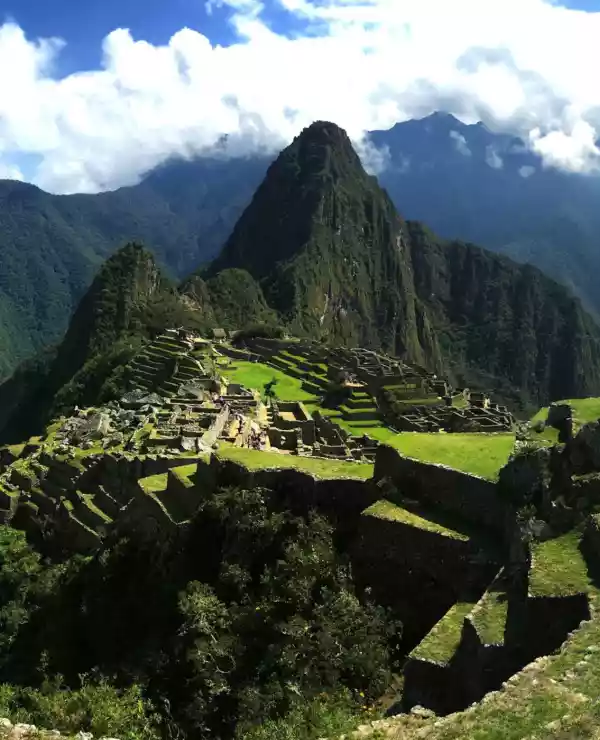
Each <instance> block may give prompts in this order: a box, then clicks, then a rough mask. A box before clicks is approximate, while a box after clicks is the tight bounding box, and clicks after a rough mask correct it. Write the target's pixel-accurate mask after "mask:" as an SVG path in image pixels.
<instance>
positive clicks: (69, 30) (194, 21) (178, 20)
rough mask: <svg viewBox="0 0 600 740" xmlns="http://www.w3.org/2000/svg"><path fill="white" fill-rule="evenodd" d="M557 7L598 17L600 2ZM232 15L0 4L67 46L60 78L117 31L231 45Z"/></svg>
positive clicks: (38, 0)
mask: <svg viewBox="0 0 600 740" xmlns="http://www.w3.org/2000/svg"><path fill="white" fill-rule="evenodd" d="M447 1H448V2H449V3H450V2H451V0H447ZM482 1H484V0H482ZM397 2H398V3H401V2H403V0H397ZM557 4H562V5H566V6H567V7H569V8H573V9H579V10H586V11H592V12H594V11H596V12H600V0H566V1H565V2H560V3H558V2H557ZM232 15H233V11H232V10H231V9H230V8H228V7H226V6H222V7H220V8H219V7H216V8H214V9H213V11H212V13H207V11H206V8H205V2H204V0H0V20H9V19H10V20H14V21H16V22H17V23H18V24H19V25H20V26H21V28H23V30H24V31H25V33H26V34H27V36H29V37H49V36H58V37H61V38H63V39H64V40H65V41H66V42H67V46H66V48H65V50H64V51H63V52H62V53H61V55H60V58H59V60H58V66H57V68H56V74H58V75H59V76H62V75H66V74H69V73H71V72H74V71H77V70H82V69H95V68H97V67H98V66H99V65H100V61H101V55H102V51H101V44H102V40H103V39H104V38H105V36H107V35H108V34H109V33H110V32H111V31H112V30H113V29H115V28H119V27H121V28H129V29H130V30H131V32H132V35H133V36H134V38H136V39H144V40H146V41H148V42H150V43H152V44H155V45H159V44H166V43H167V42H168V41H169V39H170V38H171V36H173V34H174V33H176V32H177V31H178V30H179V29H181V28H183V27H186V26H187V27H189V28H192V29H195V30H198V31H200V32H201V33H203V34H204V35H206V36H207V37H208V38H209V39H210V40H211V42H212V43H213V44H222V45H229V44H231V43H233V42H235V40H236V35H235V32H234V30H233V28H232V27H231V25H230V24H229V23H228V21H229V20H230V19H231V17H232ZM262 18H263V20H265V21H266V22H267V24H268V25H269V27H270V28H272V29H273V30H275V31H277V32H278V33H281V34H285V35H293V34H294V33H295V32H297V31H299V30H301V29H302V28H303V24H302V23H299V22H298V20H297V18H295V17H294V16H293V15H292V14H291V13H286V12H285V11H283V10H282V8H281V6H280V4H279V3H277V2H274V0H267V2H266V3H265V11H264V13H263V14H262Z"/></svg>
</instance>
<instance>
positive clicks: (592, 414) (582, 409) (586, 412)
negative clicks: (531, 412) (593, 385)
mask: <svg viewBox="0 0 600 740" xmlns="http://www.w3.org/2000/svg"><path fill="white" fill-rule="evenodd" d="M557 403H568V404H569V406H571V407H572V408H573V418H574V421H575V424H576V425H581V424H587V423H588V422H590V421H598V419H600V398H570V399H567V400H565V401H557ZM547 417H548V407H547V406H546V407H545V408H542V409H540V410H539V411H538V412H537V414H536V415H535V416H534V417H533V418H532V419H531V423H532V424H535V422H537V421H546V419H547Z"/></svg>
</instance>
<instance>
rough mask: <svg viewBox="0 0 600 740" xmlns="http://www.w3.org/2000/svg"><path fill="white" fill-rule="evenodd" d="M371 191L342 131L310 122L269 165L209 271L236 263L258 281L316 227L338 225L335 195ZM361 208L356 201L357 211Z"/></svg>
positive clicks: (337, 197) (360, 194)
mask: <svg viewBox="0 0 600 740" xmlns="http://www.w3.org/2000/svg"><path fill="white" fill-rule="evenodd" d="M372 189H373V184H372V182H371V178H370V177H369V176H368V175H367V174H366V172H365V171H364V169H363V167H362V164H361V162H360V159H359V157H358V155H357V153H356V152H355V151H354V149H353V147H352V143H351V141H350V138H349V137H348V134H347V133H346V132H345V131H344V130H343V129H342V128H340V127H339V126H337V125H336V124H334V123H329V122H326V121H316V122H315V123H313V124H311V125H310V126H308V127H307V128H305V129H304V130H303V131H302V132H301V133H300V134H299V135H298V136H296V138H295V139H294V140H293V142H292V143H291V144H290V145H289V146H288V147H287V148H286V149H284V150H283V151H282V152H281V154H280V155H279V156H278V157H277V159H276V160H275V161H274V162H273V163H272V164H271V166H270V167H269V169H268V171H267V175H266V177H265V179H264V180H263V182H262V184H261V186H260V187H259V188H258V190H257V191H256V193H255V195H254V198H253V199H252V203H251V204H250V205H249V206H248V208H247V209H246V210H245V212H244V214H243V215H242V217H241V219H240V220H239V221H238V223H237V224H236V227H235V229H234V231H233V233H232V234H231V236H230V238H229V239H228V241H227V243H226V244H225V247H224V249H223V251H222V253H221V255H220V256H219V257H218V258H217V260H216V261H215V262H214V263H213V264H212V265H211V267H210V270H209V273H210V274H213V275H214V274H216V273H217V272H218V271H219V270H222V269H224V268H228V267H236V268H242V269H244V270H247V271H248V272H249V273H250V274H251V275H252V276H253V277H254V278H256V279H258V280H261V279H262V278H263V277H265V275H267V274H270V272H271V270H272V268H273V265H274V263H277V262H284V261H286V260H289V259H291V258H293V257H294V256H295V255H296V254H298V253H299V252H301V251H302V250H303V249H304V247H305V245H306V244H308V243H309V242H311V239H312V236H313V235H314V232H315V229H316V228H317V229H323V228H331V229H333V230H334V231H335V230H336V229H337V228H338V226H339V222H340V219H341V210H340V207H339V203H340V202H341V196H343V197H344V198H345V199H347V198H348V194H349V193H352V194H353V197H357V198H359V199H360V198H362V197H363V196H364V195H365V194H366V193H367V191H368V192H369V193H370V194H371V196H372V195H373V194H372V193H371V190H372ZM377 191H378V192H379V195H378V196H377V197H380V191H379V189H378V188H377ZM332 198H333V200H332ZM333 201H335V202H336V203H337V204H338V205H337V206H333V205H331V204H332V202H333ZM389 208H390V213H393V207H392V206H391V204H389ZM362 209H363V206H362V201H361V203H360V206H358V205H357V210H358V212H361V213H362V212H363V210H362ZM330 216H331V218H332V221H331V222H330V221H329V220H328V219H329V217H330ZM391 218H393V216H391Z"/></svg>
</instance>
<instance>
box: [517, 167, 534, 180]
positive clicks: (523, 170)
mask: <svg viewBox="0 0 600 740" xmlns="http://www.w3.org/2000/svg"><path fill="white" fill-rule="evenodd" d="M533 174H535V167H532V166H531V165H530V164H525V165H523V167H520V168H519V175H521V177H523V178H524V179H525V180H526V179H527V178H528V177H531V176H532V175H533Z"/></svg>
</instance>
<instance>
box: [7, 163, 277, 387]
mask: <svg viewBox="0 0 600 740" xmlns="http://www.w3.org/2000/svg"><path fill="white" fill-rule="evenodd" d="M265 167H266V165H265V164H264V162H263V160H261V159H253V160H244V159H237V160H235V163H233V162H232V161H231V160H224V159H217V158H215V159H203V160H199V161H197V162H194V163H188V162H174V163H170V164H169V165H168V166H165V167H161V168H159V169H157V170H155V171H154V172H152V173H150V175H148V177H147V178H146V179H145V180H144V181H143V182H142V183H141V184H139V185H136V186H134V187H130V188H121V189H120V190H117V191H115V192H110V193H100V194H99V195H68V196H54V195H49V194H48V193H44V192H43V191H42V190H40V189H39V188H36V187H34V186H33V185H27V184H25V183H19V182H12V181H7V180H5V181H0V379H2V378H4V377H6V375H7V374H8V373H9V372H10V370H12V369H13V368H14V367H15V366H16V364H17V363H18V361H19V360H21V359H23V358H24V357H27V356H29V355H32V354H34V353H35V352H37V351H38V350H40V349H41V348H43V347H45V346H48V345H51V344H53V343H54V342H56V341H58V340H59V339H60V338H61V336H62V335H63V334H64V332H65V330H66V328H67V325H68V321H69V317H70V315H71V313H72V312H73V310H74V308H75V306H76V305H77V303H78V301H79V300H80V298H81V297H82V295H83V294H84V292H85V290H86V289H87V288H88V286H89V285H90V283H91V282H92V279H93V277H94V275H95V274H96V272H97V270H98V269H99V267H100V266H101V264H102V263H103V262H104V260H105V259H106V258H107V257H108V256H109V255H110V254H112V252H113V251H114V250H115V249H117V248H118V247H120V246H121V245H122V244H123V243H125V242H127V241H135V240H138V241H142V242H143V243H144V244H146V245H147V246H148V248H149V249H150V250H151V251H152V253H153V254H154V255H155V257H156V259H157V260H158V262H159V263H160V264H161V265H162V266H163V267H164V268H165V269H166V270H167V271H168V272H169V273H170V274H171V275H172V276H173V277H175V278H181V277H184V276H185V275H187V274H188V273H189V272H191V271H192V270H193V269H195V268H197V267H198V265H199V264H200V263H202V262H203V261H206V260H209V259H210V258H212V257H214V255H215V254H216V253H217V252H218V250H219V247H220V246H221V245H222V243H223V241H224V240H225V239H226V238H227V236H228V235H229V232H230V230H231V226H232V224H233V223H234V222H235V220H236V219H237V217H238V216H239V214H240V212H241V210H242V208H243V207H244V206H245V205H246V203H247V202H248V201H249V200H250V197H251V195H252V192H253V191H254V189H255V188H256V186H257V185H258V183H259V182H260V180H261V178H262V176H263V174H264V170H265Z"/></svg>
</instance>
